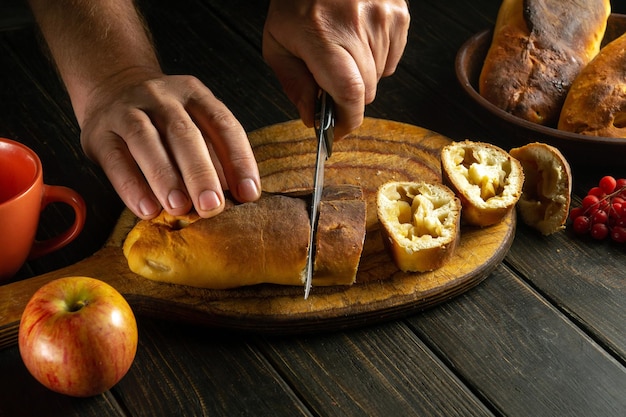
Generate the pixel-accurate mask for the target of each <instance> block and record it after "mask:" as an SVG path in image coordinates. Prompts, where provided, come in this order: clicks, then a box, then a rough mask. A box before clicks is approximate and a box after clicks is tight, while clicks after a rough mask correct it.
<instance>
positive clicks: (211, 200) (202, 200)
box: [198, 190, 222, 211]
mask: <svg viewBox="0 0 626 417" xmlns="http://www.w3.org/2000/svg"><path fill="white" fill-rule="evenodd" d="M198 202H199V204H200V210H202V211H211V210H214V209H216V208H218V207H219V206H220V204H222V202H221V201H220V198H219V197H218V196H217V193H216V192H215V191H211V190H207V191H203V192H202V193H200V196H199V197H198Z"/></svg>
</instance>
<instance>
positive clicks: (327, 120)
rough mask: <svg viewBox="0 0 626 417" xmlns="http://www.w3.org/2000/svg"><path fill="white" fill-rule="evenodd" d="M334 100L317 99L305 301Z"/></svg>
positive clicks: (310, 280) (325, 96) (329, 149)
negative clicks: (315, 143) (315, 150)
mask: <svg viewBox="0 0 626 417" xmlns="http://www.w3.org/2000/svg"><path fill="white" fill-rule="evenodd" d="M333 107H334V106H333V100H332V98H331V97H330V96H329V95H328V94H327V93H326V91H324V90H322V91H321V92H320V94H319V96H318V97H317V103H316V111H315V136H317V156H316V160H315V177H314V178H313V196H312V199H311V235H310V238H309V249H308V254H307V258H306V267H305V270H304V299H305V300H306V299H307V298H309V293H310V292H311V284H312V283H313V265H314V261H315V235H316V232H317V220H318V218H319V207H320V200H321V198H322V190H323V188H324V163H325V162H326V159H328V158H329V157H330V155H331V153H332V149H333V139H334V128H335V115H334V108H333Z"/></svg>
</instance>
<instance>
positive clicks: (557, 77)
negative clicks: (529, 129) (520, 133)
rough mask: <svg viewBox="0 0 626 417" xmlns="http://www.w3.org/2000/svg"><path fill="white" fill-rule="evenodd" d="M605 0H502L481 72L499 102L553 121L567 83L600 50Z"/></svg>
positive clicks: (482, 84) (484, 87)
mask: <svg viewBox="0 0 626 417" xmlns="http://www.w3.org/2000/svg"><path fill="white" fill-rule="evenodd" d="M610 11H611V5H610V1H609V0H585V1H580V0H504V1H503V2H502V4H501V6H500V10H499V12H498V17H497V20H496V25H495V28H494V34H493V39H492V43H491V46H490V48H489V51H488V53H487V57H486V58H485V62H484V65H483V68H482V72H481V74H480V80H479V92H480V94H481V95H482V96H483V97H485V98H486V99H487V100H488V101H490V102H491V103H493V104H494V105H496V106H497V107H499V108H501V109H503V110H505V111H507V112H509V113H512V114H513V115H515V116H518V117H520V118H523V119H526V120H529V121H531V122H534V123H539V124H542V125H552V126H556V124H557V121H558V118H559V114H560V112H561V107H562V106H563V101H564V100H565V97H566V95H567V92H568V91H569V88H570V86H571V84H572V82H573V81H574V79H575V78H576V76H577V75H578V73H579V72H580V71H581V70H582V68H583V67H584V66H585V65H587V63H588V62H589V61H591V59H593V58H594V57H595V56H596V54H597V53H598V51H599V50H600V43H601V41H602V38H603V36H604V31H605V29H606V22H607V19H608V16H609V15H610Z"/></svg>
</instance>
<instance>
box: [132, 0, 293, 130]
mask: <svg viewBox="0 0 626 417" xmlns="http://www.w3.org/2000/svg"><path fill="white" fill-rule="evenodd" d="M257 3H262V2H253V3H250V4H247V5H242V6H241V7H240V8H239V9H237V8H236V7H235V5H232V4H228V5H226V6H224V7H223V8H219V7H216V8H215V10H218V11H219V12H221V13H224V11H225V10H230V11H233V10H234V11H237V12H239V11H241V13H245V11H246V10H247V13H250V10H258V8H262V7H261V5H260V4H257ZM262 9H263V8H262ZM141 10H142V11H143V12H144V15H145V18H146V20H147V23H148V25H149V27H150V28H151V30H152V33H153V36H154V39H155V44H156V45H157V49H158V51H159V56H160V58H161V62H162V64H163V67H164V69H165V71H166V72H167V73H169V74H190V75H194V76H196V77H198V78H199V79H200V80H202V81H203V82H204V83H205V85H206V86H207V87H208V88H209V89H210V90H211V91H212V92H213V93H214V94H215V95H216V96H217V97H218V98H219V99H221V100H222V101H223V102H224V103H225V104H226V105H227V106H228V108H229V109H230V110H231V111H232V112H233V113H234V114H235V116H236V117H237V118H238V120H239V121H240V123H241V124H242V125H243V127H244V128H245V129H246V130H247V131H251V130H255V129H258V128H261V127H264V126H268V125H271V124H274V123H278V122H283V121H287V120H292V119H295V118H297V117H298V116H297V111H296V109H295V106H293V104H291V102H290V101H289V100H288V99H287V97H286V96H285V95H284V93H283V92H282V89H281V87H280V85H279V83H278V81H277V80H276V77H275V76H274V75H273V73H272V71H271V69H270V68H269V67H268V66H267V65H266V64H265V62H264V61H263V57H262V56H261V51H260V43H259V44H258V45H255V44H252V43H250V41H249V40H246V39H244V38H242V33H245V31H246V30H247V29H248V28H249V27H250V26H249V25H246V26H245V27H244V28H241V25H242V23H241V22H247V19H243V18H241V17H240V19H239V20H237V21H236V22H235V23H233V22H228V21H223V20H222V17H221V16H220V15H215V14H213V13H214V9H213V8H207V7H206V6H204V5H202V4H198V3H197V2H190V3H188V4H186V5H185V7H180V6H179V5H177V4H175V3H172V2H151V1H147V2H143V3H142V4H141ZM244 29H245V30H244ZM261 30H262V26H261V27H259V28H256V31H257V32H258V33H260V32H259V31H261Z"/></svg>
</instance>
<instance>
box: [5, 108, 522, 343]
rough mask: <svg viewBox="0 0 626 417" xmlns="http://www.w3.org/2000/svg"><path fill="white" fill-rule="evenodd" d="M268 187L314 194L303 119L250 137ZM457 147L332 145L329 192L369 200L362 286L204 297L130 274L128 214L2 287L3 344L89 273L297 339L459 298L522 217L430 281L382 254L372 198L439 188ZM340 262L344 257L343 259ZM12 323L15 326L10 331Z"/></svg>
mask: <svg viewBox="0 0 626 417" xmlns="http://www.w3.org/2000/svg"><path fill="white" fill-rule="evenodd" d="M249 138H250V141H251V143H252V146H253V149H254V152H255V155H256V158H257V161H258V164H259V169H260V173H261V177H262V181H263V189H264V190H265V191H270V192H288V191H293V190H301V189H303V188H311V185H312V180H313V171H314V164H315V148H316V139H315V135H314V132H313V129H311V128H307V127H305V126H304V125H303V124H302V123H301V122H300V121H291V122H286V123H282V124H278V125H273V126H269V127H266V128H263V129H260V130H257V131H254V132H252V133H250V134H249ZM449 142H450V139H448V138H446V137H444V136H442V135H439V134H437V133H435V132H432V131H429V130H426V129H423V128H420V127H417V126H413V125H408V124H404V123H398V122H392V121H388V120H379V119H371V118H366V119H365V121H364V123H363V125H362V126H361V128H359V129H358V130H357V131H356V132H354V133H353V134H352V135H350V136H348V137H346V138H344V139H342V140H337V141H335V144H334V149H333V153H332V156H331V158H330V159H329V160H328V161H327V163H326V171H325V184H327V185H328V184H357V185H360V186H361V187H362V188H363V190H364V192H365V196H366V199H367V211H368V213H367V233H366V238H365V244H364V249H363V254H362V257H361V261H360V264H359V270H358V274H357V281H356V283H355V284H354V285H352V286H335V287H313V289H312V291H311V295H310V296H309V298H308V299H307V300H304V291H303V288H302V287H288V286H278V285H257V286H251V287H244V288H238V289H232V290H207V289H200V288H192V287H186V286H181V285H173V284H166V283H159V282H153V281H150V280H147V279H144V278H142V277H139V276H137V275H135V274H133V273H132V272H130V270H129V269H128V266H127V264H126V259H125V258H124V256H123V254H122V250H121V246H122V243H123V240H124V238H125V236H126V234H127V233H128V231H129V230H130V228H132V226H133V225H134V224H135V222H136V221H137V219H136V218H135V217H134V216H133V215H132V214H131V213H130V212H129V211H125V212H124V213H123V215H122V217H121V218H120V220H119V222H118V224H117V226H116V228H115V231H114V232H113V234H112V236H111V239H110V240H109V242H108V243H107V245H106V246H105V247H104V248H102V249H101V250H100V251H98V252H97V253H96V254H94V255H93V256H92V257H90V258H87V259H85V260H83V261H81V262H79V263H77V264H75V265H72V266H69V267H67V268H63V269H60V270H58V271H54V272H51V273H48V274H45V275H41V276H39V277H35V278H31V279H29V280H25V281H19V282H16V283H13V284H9V285H5V286H4V287H2V292H3V294H4V295H5V296H4V297H3V300H7V301H2V303H4V304H0V345H1V344H2V341H3V340H5V343H6V340H9V339H11V338H12V337H11V332H12V331H15V329H16V328H17V324H15V323H16V322H17V321H19V315H20V314H21V311H22V310H23V308H24V306H25V305H26V302H27V301H28V299H29V298H30V296H31V295H32V294H33V293H34V291H35V290H36V289H37V288H38V287H39V286H41V285H43V283H45V282H46V281H50V280H52V279H54V278H58V277H62V276H71V275H87V276H92V277H95V278H99V279H101V280H103V281H106V282H109V283H110V284H111V285H113V286H114V287H116V288H117V289H118V290H119V291H120V292H121V293H122V294H124V296H125V297H126V298H127V299H128V301H129V303H130V304H131V306H132V307H133V309H134V310H135V312H136V313H137V314H146V315H151V316H157V317H165V318H168V319H171V320H185V321H190V322H198V323H202V324H205V325H210V326H216V327H225V328H229V329H235V330H246V331H263V332H265V333H267V332H271V333H297V332H312V331H324V330H336V329H342V328H347V327H353V326H359V325H363V324H369V323H373V322H377V321H382V320H388V319H392V318H398V317H402V316H404V315H407V314H410V313H413V312H416V311H419V310H421V309H424V308H427V307H429V306H432V305H434V304H437V303H440V302H442V301H445V300H448V299H450V298H451V297H454V296H456V295H459V294H461V293H463V292H465V291H467V290H468V289H470V288H472V287H473V286H475V285H477V284H478V283H479V282H481V281H482V280H483V279H484V278H485V277H487V275H488V274H489V273H490V272H491V271H492V270H493V269H494V268H495V267H496V266H497V265H498V264H499V263H500V262H501V261H502V259H503V258H504V256H505V254H506V252H507V251H508V249H509V247H510V245H511V243H512V241H513V237H514V232H515V213H514V212H512V213H511V214H510V215H509V216H507V217H506V218H505V219H504V220H503V221H502V222H501V223H499V224H496V225H494V226H491V227H487V228H473V227H467V226H464V227H462V230H461V240H460V244H459V246H458V247H457V250H456V252H455V254H454V256H453V257H452V258H451V259H450V260H449V261H448V262H446V264H444V266H442V267H441V268H439V269H437V270H435V271H432V272H427V273H403V272H401V271H399V270H398V269H397V268H396V266H395V265H394V263H393V261H392V259H391V257H390V256H389V255H388V254H387V252H386V251H385V249H384V246H383V242H382V238H381V236H380V233H379V224H378V220H377V217H376V206H375V195H376V190H377V188H378V187H379V186H380V185H381V184H383V183H384V182H386V181H391V180H394V181H416V180H428V181H440V179H441V171H440V160H439V157H440V151H441V148H442V147H443V146H445V145H446V144H448V143H449ZM337 256H341V254H340V253H338V254H337ZM11 323H13V324H15V325H12V324H11Z"/></svg>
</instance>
